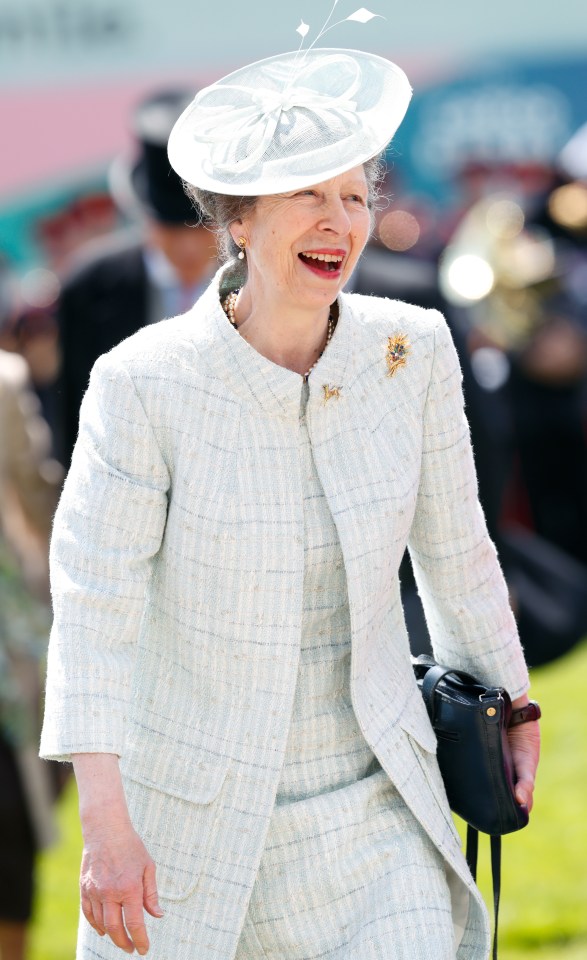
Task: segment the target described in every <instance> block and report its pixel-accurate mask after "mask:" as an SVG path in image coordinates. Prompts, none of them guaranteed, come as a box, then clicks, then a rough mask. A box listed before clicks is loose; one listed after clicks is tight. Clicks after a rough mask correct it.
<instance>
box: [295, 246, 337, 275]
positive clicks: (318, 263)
mask: <svg viewBox="0 0 587 960" xmlns="http://www.w3.org/2000/svg"><path fill="white" fill-rule="evenodd" d="M298 257H299V259H300V260H301V261H302V263H305V264H306V266H308V267H310V268H311V269H313V270H316V271H318V272H319V273H340V268H341V265H342V261H343V260H344V254H341V253H314V252H313V251H311V250H308V251H305V252H304V253H299V254H298Z"/></svg>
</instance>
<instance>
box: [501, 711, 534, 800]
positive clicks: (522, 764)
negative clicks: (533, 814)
mask: <svg viewBox="0 0 587 960" xmlns="http://www.w3.org/2000/svg"><path fill="white" fill-rule="evenodd" d="M526 702H527V701H526ZM522 705H523V704H522V703H521V702H520V703H518V702H516V703H515V704H514V706H516V707H517V706H522ZM508 740H509V742H510V748H511V751H512V758H513V761H514V771H515V776H516V786H515V794H516V800H517V801H518V803H519V804H520V806H524V805H525V806H527V807H528V813H529V812H530V811H531V809H532V804H533V802H534V797H533V795H534V783H535V780H536V768H537V767H538V759H539V757H540V725H539V723H538V720H532V721H530V722H529V723H519V724H517V725H516V726H514V727H510V728H509V730H508Z"/></svg>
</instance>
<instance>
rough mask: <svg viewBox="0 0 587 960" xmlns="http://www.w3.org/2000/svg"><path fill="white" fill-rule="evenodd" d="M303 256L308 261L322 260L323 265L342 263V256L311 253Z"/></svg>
mask: <svg viewBox="0 0 587 960" xmlns="http://www.w3.org/2000/svg"><path fill="white" fill-rule="evenodd" d="M304 256H305V257H308V259H309V260H324V262H325V263H342V261H343V260H344V257H343V256H340V254H336V253H312V252H310V251H309V252H308V253H306V252H304Z"/></svg>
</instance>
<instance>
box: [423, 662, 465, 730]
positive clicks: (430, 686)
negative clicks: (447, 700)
mask: <svg viewBox="0 0 587 960" xmlns="http://www.w3.org/2000/svg"><path fill="white" fill-rule="evenodd" d="M414 663H415V664H416V665H419V666H423V667H427V670H426V674H425V676H424V678H423V679H422V697H423V698H424V703H425V704H426V709H427V711H428V716H429V717H430V719H431V720H433V719H434V694H435V692H436V688H437V686H438V684H439V683H440V681H441V680H442V679H443V678H444V677H446V676H448V675H449V674H450V675H451V676H453V677H455V678H456V679H460V680H463V681H465V682H467V683H477V681H476V680H475V677H473V676H471V674H470V673H465V672H464V670H455V669H453V668H451V667H444V666H443V665H442V664H441V663H436V661H435V660H432V658H429V657H427V656H426V655H425V654H422V655H421V656H419V657H417V658H416V659H415V661H414Z"/></svg>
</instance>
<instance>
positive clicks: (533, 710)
mask: <svg viewBox="0 0 587 960" xmlns="http://www.w3.org/2000/svg"><path fill="white" fill-rule="evenodd" d="M541 716H542V711H541V709H540V706H539V705H538V704H537V703H536V700H530V702H529V703H527V704H526V706H525V707H518V708H517V709H516V710H512V715H511V717H510V724H509V725H510V727H515V726H516V725H517V724H518V723H530V721H531V720H540V717H541Z"/></svg>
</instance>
